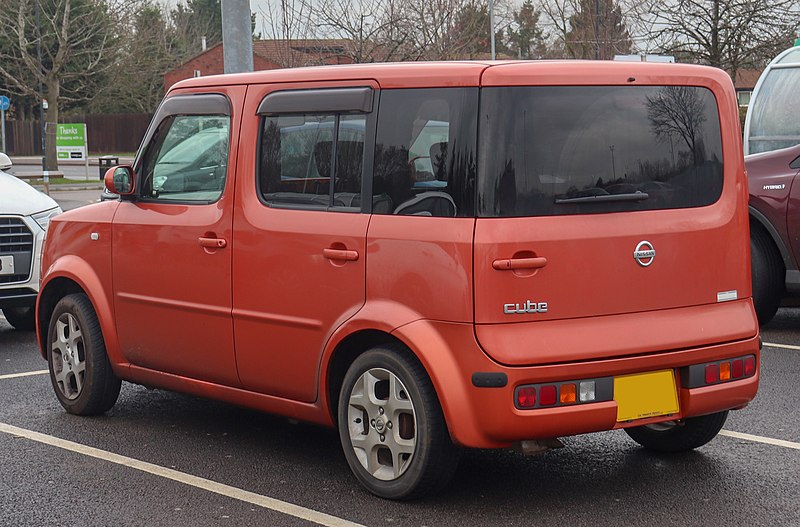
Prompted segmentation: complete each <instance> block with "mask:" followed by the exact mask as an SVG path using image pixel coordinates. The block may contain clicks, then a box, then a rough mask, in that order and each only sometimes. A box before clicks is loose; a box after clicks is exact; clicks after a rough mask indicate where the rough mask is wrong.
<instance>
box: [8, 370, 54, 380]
mask: <svg viewBox="0 0 800 527" xmlns="http://www.w3.org/2000/svg"><path fill="white" fill-rule="evenodd" d="M48 373H50V372H49V371H48V370H36V371H24V372H22V373H7V374H6V375H0V381H2V380H3V379H17V378H19V377H30V376H31V375H47V374H48Z"/></svg>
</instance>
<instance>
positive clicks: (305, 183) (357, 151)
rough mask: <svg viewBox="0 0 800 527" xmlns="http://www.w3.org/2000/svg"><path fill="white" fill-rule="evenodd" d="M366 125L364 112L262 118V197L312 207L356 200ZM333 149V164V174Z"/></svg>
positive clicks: (356, 203)
mask: <svg viewBox="0 0 800 527" xmlns="http://www.w3.org/2000/svg"><path fill="white" fill-rule="evenodd" d="M337 124H338V127H337ZM365 129H366V117H365V116H363V115H342V116H337V115H299V116H298V115H291V116H276V117H268V118H265V119H264V123H263V131H262V136H261V169H260V174H259V187H260V192H261V196H262V199H263V200H264V201H265V203H267V204H271V205H275V204H283V205H288V206H292V205H296V206H299V207H304V206H309V207H312V208H325V207H330V206H338V207H358V206H360V192H361V173H362V165H363V159H364V132H365ZM334 145H335V147H336V148H335V154H334ZM334 155H335V156H336V168H335V173H334V174H331V167H332V160H333V156H334ZM332 177H333V181H334V185H333V188H331V178H332Z"/></svg>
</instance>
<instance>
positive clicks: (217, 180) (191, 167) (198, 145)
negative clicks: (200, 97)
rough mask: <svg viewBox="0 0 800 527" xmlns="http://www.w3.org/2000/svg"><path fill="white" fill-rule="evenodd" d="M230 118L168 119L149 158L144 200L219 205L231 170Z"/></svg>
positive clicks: (156, 135) (143, 181)
mask: <svg viewBox="0 0 800 527" xmlns="http://www.w3.org/2000/svg"><path fill="white" fill-rule="evenodd" d="M228 125H229V118H228V117H227V116H216V115H214V116H212V115H180V116H173V117H169V118H167V119H165V120H164V121H163V122H162V123H161V124H160V125H159V127H158V130H157V131H156V133H155V134H154V135H153V138H152V139H151V142H150V145H149V147H148V149H147V153H146V154H145V158H144V162H143V164H142V167H143V177H142V192H141V195H142V197H143V198H148V199H157V200H159V201H170V200H172V201H199V202H212V201H216V200H217V199H218V198H219V197H220V195H221V194H222V189H223V187H224V186H225V175H226V172H227V169H228V137H229V131H228Z"/></svg>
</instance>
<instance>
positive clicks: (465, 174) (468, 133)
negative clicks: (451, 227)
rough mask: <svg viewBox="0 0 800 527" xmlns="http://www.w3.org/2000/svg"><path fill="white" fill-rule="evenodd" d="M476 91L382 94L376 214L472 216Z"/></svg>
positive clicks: (470, 89)
mask: <svg viewBox="0 0 800 527" xmlns="http://www.w3.org/2000/svg"><path fill="white" fill-rule="evenodd" d="M477 105H478V90H477V88H434V89H407V90H384V91H383V92H382V94H381V101H380V112H379V115H378V129H377V136H376V140H375V160H374V176H373V182H372V193H373V198H372V201H373V204H372V212H373V213H375V214H400V215H408V216H441V217H453V216H474V210H475V206H474V202H475V171H476V166H475V149H476V122H475V115H476V113H477Z"/></svg>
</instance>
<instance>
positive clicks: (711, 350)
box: [401, 322, 760, 448]
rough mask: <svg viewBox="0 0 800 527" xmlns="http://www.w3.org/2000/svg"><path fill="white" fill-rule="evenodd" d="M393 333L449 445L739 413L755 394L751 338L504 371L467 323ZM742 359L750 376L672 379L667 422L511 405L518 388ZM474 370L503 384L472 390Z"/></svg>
mask: <svg viewBox="0 0 800 527" xmlns="http://www.w3.org/2000/svg"><path fill="white" fill-rule="evenodd" d="M401 330H402V333H403V335H402V338H403V340H405V341H406V342H407V343H410V345H411V347H412V349H414V350H415V351H417V355H418V356H420V358H421V359H422V361H423V363H424V364H425V366H426V368H427V370H428V372H429V373H430V375H431V378H432V380H433V382H434V386H435V387H436V390H437V394H438V396H439V399H440V401H441V403H442V409H443V411H444V414H445V419H446V420H447V424H448V427H449V429H450V433H451V436H452V438H453V440H454V441H455V442H456V443H458V444H460V445H463V446H468V447H477V448H501V447H507V446H510V445H512V444H513V443H515V442H517V441H522V440H526V439H538V438H551V437H563V436H569V435H577V434H583V433H588V432H598V431H603V430H613V429H617V428H626V427H631V426H640V425H644V424H650V423H655V422H659V421H668V420H675V419H684V418H687V417H694V416H699V415H706V414H710V413H715V412H720V411H724V410H730V409H735V408H741V407H743V406H745V405H746V404H747V403H748V402H749V401H751V400H752V399H753V398H754V397H755V395H756V392H757V390H758V380H759V372H760V366H759V361H760V352H759V339H758V335H756V336H754V337H752V338H749V339H745V340H740V341H736V342H729V343H725V344H717V345H709V346H700V347H696V348H691V349H684V350H679V351H671V352H666V353H651V354H647V355H640V356H635V357H624V358H619V359H607V360H594V361H586V362H574V363H561V364H551V365H544V366H532V367H509V366H504V365H500V364H498V363H496V362H494V361H493V360H491V359H490V358H489V357H487V356H486V354H485V353H483V351H482V350H481V349H480V347H479V346H478V344H477V342H476V341H475V337H474V332H473V330H472V326H470V325H467V324H447V323H431V322H417V323H414V324H410V325H409V326H406V327H404V328H401ZM431 330H435V331H436V332H437V333H438V334H439V338H438V339H436V338H431V335H430V331H431ZM419 339H423V340H419ZM418 342H422V343H423V346H421V347H417V346H415V343H418ZM436 342H439V343H442V345H444V343H445V342H446V343H447V348H448V349H447V350H446V352H447V353H448V354H450V355H451V356H450V357H449V358H447V359H446V360H443V358H442V354H441V352H442V351H444V350H438V351H434V350H433V349H432V346H431V345H432V344H434V343H436ZM425 343H427V348H428V349H427V350H426V349H425V348H426V345H425ZM433 353H435V355H433ZM744 355H755V356H756V364H757V367H756V373H755V375H754V376H752V377H748V378H746V379H741V380H737V381H730V382H726V383H723V384H717V385H713V386H707V387H701V388H692V389H689V388H683V387H681V386H680V382H678V383H677V384H678V387H677V394H678V401H679V413H678V414H677V415H672V416H668V417H667V416H662V417H654V418H648V419H640V420H636V421H631V422H617V403H616V402H614V401H607V402H598V403H588V404H581V405H577V406H559V407H553V408H539V409H533V410H520V409H518V408H516V407H515V405H514V389H515V388H516V387H517V386H519V385H523V384H540V383H549V382H560V381H568V380H579V379H591V378H598V377H608V376H618V375H625V374H630V373H643V372H650V371H657V370H663V369H674V370H676V378H679V377H678V376H679V369H680V368H682V367H685V366H690V365H693V364H700V363H705V362H712V361H715V360H724V359H728V358H735V357H741V356H744ZM448 370H449V371H448ZM475 372H494V373H500V374H505V375H506V377H507V379H508V382H507V384H506V385H505V386H503V387H497V388H484V387H476V386H474V385H473V384H472V375H473V373H475Z"/></svg>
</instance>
